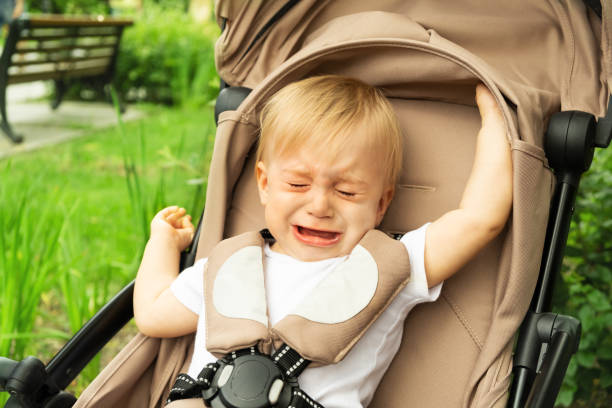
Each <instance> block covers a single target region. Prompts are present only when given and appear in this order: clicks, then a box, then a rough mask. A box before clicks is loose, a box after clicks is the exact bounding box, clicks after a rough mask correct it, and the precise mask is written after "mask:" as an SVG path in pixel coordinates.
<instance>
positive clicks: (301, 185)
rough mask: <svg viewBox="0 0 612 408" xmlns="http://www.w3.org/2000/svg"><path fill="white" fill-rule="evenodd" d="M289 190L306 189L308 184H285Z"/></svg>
mask: <svg viewBox="0 0 612 408" xmlns="http://www.w3.org/2000/svg"><path fill="white" fill-rule="evenodd" d="M287 184H289V186H290V187H291V188H306V187H308V184H299V183H287Z"/></svg>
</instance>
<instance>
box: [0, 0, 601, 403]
mask: <svg viewBox="0 0 612 408" xmlns="http://www.w3.org/2000/svg"><path fill="white" fill-rule="evenodd" d="M585 3H587V4H588V5H589V6H590V7H591V8H593V10H594V11H596V12H597V10H599V13H601V6H600V5H599V4H598V3H597V2H591V1H585ZM221 88H222V89H221V91H220V93H219V96H218V98H217V103H216V106H215V119H216V118H217V117H218V114H219V113H220V112H223V111H226V110H234V109H236V108H237V107H238V105H240V103H241V102H242V101H243V100H244V98H246V96H247V95H248V93H249V92H250V90H249V89H248V88H243V87H232V86H228V85H227V84H226V83H225V82H224V81H223V80H221ZM611 140H612V95H611V96H610V99H609V101H608V108H607V113H606V115H605V117H601V118H595V117H594V116H593V115H591V114H589V113H586V112H581V111H564V112H559V113H556V114H554V115H552V117H551V119H550V122H549V124H548V130H547V132H546V136H545V151H546V156H547V158H548V161H549V164H550V166H551V167H552V168H553V170H554V172H555V176H556V186H555V192H554V195H553V198H552V200H551V203H550V212H549V220H548V226H547V231H546V239H545V242H544V249H543V253H542V262H541V266H540V274H539V278H538V283H537V286H536V289H535V293H534V295H533V298H532V301H531V305H530V308H529V311H528V312H527V315H526V316H525V318H524V320H523V323H522V325H521V328H520V330H519V335H518V341H517V345H516V349H515V354H514V364H513V365H514V368H513V373H514V379H513V383H512V387H511V389H510V394H509V399H508V403H507V407H508V408H523V407H530V408H541V407H553V405H554V403H555V400H556V398H557V394H558V392H559V389H560V387H561V384H562V382H563V377H564V376H565V372H566V370H567V367H568V364H569V361H570V359H571V357H572V355H573V354H574V353H576V351H577V350H578V345H579V343H580V335H581V324H580V321H579V320H577V319H575V318H573V317H571V316H564V315H560V314H556V313H551V312H550V310H551V298H552V292H553V289H554V288H553V285H554V281H555V277H556V276H557V275H558V274H559V273H560V270H561V265H562V261H563V253H564V251H565V246H566V243H567V238H568V233H569V227H570V222H571V217H572V215H573V212H574V204H575V201H576V195H577V191H578V186H579V183H580V178H581V176H582V174H583V173H584V172H586V171H587V170H588V169H589V167H590V165H591V162H592V160H593V155H594V150H595V148H596V147H597V148H607V147H608V146H609V144H610V141H611ZM201 230H202V217H200V221H199V224H198V226H197V229H196V233H195V236H194V240H193V243H192V245H191V248H190V249H188V251H186V252H184V253H183V254H182V256H181V265H180V269H181V270H183V269H184V268H186V267H188V266H191V265H192V264H193V263H194V261H195V256H196V249H197V245H195V243H197V242H198V239H199V236H200V232H201ZM133 289H134V282H132V283H130V284H129V285H127V286H126V287H125V288H124V289H122V290H121V291H120V292H119V293H118V294H117V295H115V297H114V298H113V299H111V300H110V301H109V302H108V303H107V304H106V305H105V306H104V307H103V308H102V309H101V310H100V311H98V312H97V313H96V314H95V315H94V316H93V317H92V318H91V319H90V320H89V321H88V322H87V323H86V324H85V325H84V326H83V327H82V328H81V329H80V330H79V331H78V332H77V333H76V334H75V335H74V336H73V337H72V339H70V340H69V341H68V342H67V343H66V344H65V345H64V347H62V349H61V350H60V351H59V352H58V353H57V354H56V355H55V356H54V357H53V358H52V359H51V361H50V362H49V363H48V364H47V365H46V366H45V365H44V364H43V363H42V362H41V361H40V360H39V359H37V358H35V357H27V358H25V359H24V360H22V361H14V360H10V359H8V358H4V357H0V392H1V391H6V392H9V393H10V394H11V398H9V400H8V402H7V403H6V405H5V407H7V408H18V407H22V408H69V407H71V406H72V405H73V404H74V402H75V401H76V398H75V397H74V396H72V395H71V394H69V393H67V392H65V391H63V390H64V389H65V388H66V387H67V386H68V385H69V384H70V383H71V382H72V381H73V380H74V379H75V378H76V377H77V376H78V374H79V373H80V372H81V370H82V369H83V368H84V367H85V366H86V365H87V364H88V363H89V361H90V360H91V359H92V358H93V357H94V356H95V355H96V354H97V353H98V352H99V351H100V350H101V349H102V347H103V346H104V345H105V344H106V343H107V342H108V341H109V340H110V339H111V338H112V337H113V336H114V335H115V334H116V333H117V332H118V331H119V330H120V329H121V328H122V327H123V326H124V325H125V324H126V323H127V322H128V321H129V320H131V318H132V317H133V307H132V295H133Z"/></svg>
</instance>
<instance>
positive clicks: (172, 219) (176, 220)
mask: <svg viewBox="0 0 612 408" xmlns="http://www.w3.org/2000/svg"><path fill="white" fill-rule="evenodd" d="M186 212H187V211H186V210H185V209H184V208H182V207H177V208H176V209H175V211H173V212H171V213H170V214H169V215H168V216H167V217H166V220H167V221H168V222H169V223H170V224H172V225H173V226H175V227H180V225H181V222H180V219H181V218H182V217H183V216H184V215H185V213H186Z"/></svg>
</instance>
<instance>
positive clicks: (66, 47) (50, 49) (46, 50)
mask: <svg viewBox="0 0 612 408" xmlns="http://www.w3.org/2000/svg"><path fill="white" fill-rule="evenodd" d="M37 44H38V45H44V42H39V43H37ZM115 45H116V43H100V44H82V45H81V44H76V45H56V46H51V47H44V48H43V47H38V46H34V47H30V46H21V47H19V48H17V49H16V50H15V54H30V53H40V54H47V53H51V52H57V51H69V50H96V49H108V50H112V49H113V48H114V47H115Z"/></svg>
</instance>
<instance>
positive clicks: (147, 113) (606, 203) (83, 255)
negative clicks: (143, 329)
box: [0, 0, 612, 408]
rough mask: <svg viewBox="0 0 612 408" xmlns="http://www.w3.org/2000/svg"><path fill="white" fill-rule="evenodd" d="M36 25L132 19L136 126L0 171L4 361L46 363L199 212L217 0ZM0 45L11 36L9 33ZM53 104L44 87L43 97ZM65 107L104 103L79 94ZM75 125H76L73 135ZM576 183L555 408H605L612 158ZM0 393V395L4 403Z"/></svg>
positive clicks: (114, 347) (118, 82) (124, 58)
mask: <svg viewBox="0 0 612 408" xmlns="http://www.w3.org/2000/svg"><path fill="white" fill-rule="evenodd" d="M25 3H26V10H27V12H29V13H30V14H35V13H39V12H43V11H47V12H54V13H64V14H96V15H97V14H112V15H117V16H121V17H130V18H133V19H134V25H133V26H132V27H130V28H127V29H126V31H125V32H124V34H123V38H122V40H121V48H120V54H119V58H118V64H117V70H116V75H115V87H116V90H117V93H118V95H119V96H120V97H121V98H123V99H124V100H126V101H127V102H128V109H130V107H136V108H137V109H139V110H141V111H143V112H144V117H143V118H142V119H139V120H137V121H132V122H126V123H123V122H122V121H121V120H120V119H119V120H118V124H117V125H116V126H113V127H111V128H107V129H104V130H96V129H93V128H91V129H88V128H86V127H85V128H83V129H82V131H83V132H82V133H83V134H85V136H84V137H81V138H77V139H75V140H73V141H70V142H66V143H63V144H61V145H57V146H51V147H47V148H43V149H40V150H37V151H34V152H29V153H23V154H19V155H15V156H12V157H10V158H4V159H0V356H6V357H9V358H12V359H15V360H20V359H22V358H23V357H25V356H27V355H34V356H37V357H38V358H40V359H41V360H43V361H45V362H46V361H48V360H49V359H50V358H51V357H52V356H53V355H54V354H55V352H57V351H58V350H59V348H60V347H61V346H62V345H63V344H64V343H65V342H66V341H67V340H68V339H69V338H70V337H71V336H72V335H73V334H74V333H75V332H76V331H77V330H78V329H79V328H80V327H81V326H82V325H83V324H84V323H85V322H86V321H87V320H88V319H89V318H90V317H91V316H93V314H94V313H95V312H96V311H97V310H98V309H99V308H100V307H101V306H102V305H103V304H104V303H105V302H106V301H108V300H109V299H110V298H111V297H112V296H113V295H114V294H115V293H117V292H118V291H119V290H120V289H121V288H122V287H124V286H125V285H126V284H127V283H129V282H130V281H131V280H132V279H134V277H135V273H136V270H137V268H138V264H139V261H140V257H141V254H142V251H143V249H144V245H145V243H146V240H147V238H148V234H149V222H150V219H151V218H152V216H153V214H155V213H156V212H157V211H158V210H159V209H161V208H163V207H165V206H166V205H170V204H178V205H181V206H184V207H185V208H187V210H188V211H189V212H190V213H191V214H192V215H193V216H194V218H195V219H196V220H197V218H198V217H199V215H200V214H201V212H202V208H203V205H204V202H205V194H206V183H207V179H206V176H207V173H208V162H209V160H210V155H211V152H212V145H213V142H214V133H215V125H214V118H213V106H214V101H215V97H216V94H217V92H218V89H219V78H218V77H217V75H216V72H215V67H214V53H213V49H214V42H215V41H216V39H217V37H218V36H219V33H220V31H219V28H218V26H217V24H216V21H215V19H214V16H213V12H212V11H213V1H211V0H34V1H27V0H26V2H25ZM3 33H4V34H3V35H4V36H5V35H6V32H5V31H4V32H3ZM49 92H51V88H50V87H49ZM69 97H70V98H73V99H81V100H82V99H85V100H91V99H96V98H99V97H100V96H99V95H97V94H96V93H95V92H93V91H91V90H89V89H87V88H86V87H80V86H76V87H73V88H72V90H71V93H70V95H69ZM80 126H82V125H80ZM597 153H598V154H597V155H596V157H595V160H594V163H593V166H592V168H591V170H590V171H589V172H588V173H587V174H586V175H585V176H584V177H583V180H582V183H581V187H580V191H579V197H578V200H577V204H576V214H575V216H574V220H573V221H572V226H571V230H570V237H569V241H568V246H567V249H566V258H565V261H564V266H563V271H562V274H561V276H559V278H558V282H557V285H556V293H555V298H554V310H555V311H556V312H560V313H564V314H569V315H572V316H576V317H577V318H579V319H580V320H581V322H582V327H583V335H582V340H581V342H580V348H579V351H578V353H577V354H576V355H575V356H574V357H573V358H572V361H571V363H570V366H569V368H568V372H567V375H566V378H565V382H564V384H563V387H562V390H561V393H560V395H559V398H558V400H557V405H558V406H564V407H568V406H569V407H572V408H578V407H596V408H597V407H610V406H612V330H611V329H612V305H611V302H610V299H611V294H612V286H611V282H612V149H607V150H605V151H598V152H597ZM135 332H136V329H135V326H134V324H133V323H130V324H128V325H127V326H126V328H124V329H123V330H122V331H121V332H120V334H119V335H118V336H116V338H115V339H114V340H113V341H112V342H111V343H110V344H109V345H108V346H106V348H105V349H104V350H103V351H102V352H101V353H99V354H98V356H96V358H95V359H94V360H93V361H92V362H91V363H90V364H89V365H88V366H87V368H86V369H85V370H84V372H83V373H82V374H81V375H80V376H79V378H78V379H77V380H76V381H75V382H74V383H73V384H71V386H70V387H69V391H71V392H73V393H75V394H77V395H78V394H79V393H80V391H81V390H82V389H83V388H84V387H85V386H86V385H87V384H88V383H89V382H90V381H91V380H92V379H93V378H94V377H95V376H96V374H97V373H98V372H99V371H100V369H101V368H102V367H103V366H104V365H105V364H106V363H107V362H108V361H110V359H111V358H112V357H113V355H114V354H116V353H117V351H118V350H119V349H120V348H121V347H123V346H124V345H125V344H126V342H127V341H128V340H129V338H130V337H131V336H132V335H133V334H134V333H135ZM5 400H6V395H0V405H3V404H4V401H5Z"/></svg>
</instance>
